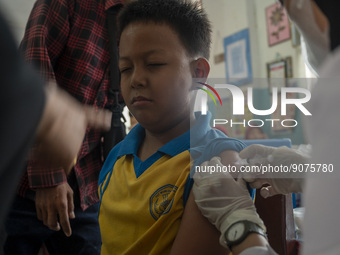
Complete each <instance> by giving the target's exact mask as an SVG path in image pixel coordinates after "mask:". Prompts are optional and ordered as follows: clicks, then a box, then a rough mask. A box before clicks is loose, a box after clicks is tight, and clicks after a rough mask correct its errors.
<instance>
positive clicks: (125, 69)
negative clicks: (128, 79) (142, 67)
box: [119, 67, 132, 73]
mask: <svg viewBox="0 0 340 255" xmlns="http://www.w3.org/2000/svg"><path fill="white" fill-rule="evenodd" d="M131 69H132V68H131V67H120V68H119V71H120V73H125V72H127V71H130V70H131Z"/></svg>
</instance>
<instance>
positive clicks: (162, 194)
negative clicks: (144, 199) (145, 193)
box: [149, 184, 177, 220]
mask: <svg viewBox="0 0 340 255" xmlns="http://www.w3.org/2000/svg"><path fill="white" fill-rule="evenodd" d="M176 191H177V186H174V185H171V184H167V185H164V186H163V187H160V188H159V189H157V190H156V191H155V192H154V193H153V194H152V195H151V197H150V203H149V209H150V214H151V216H152V217H153V218H154V219H155V220H158V218H159V217H160V216H161V215H163V214H167V213H168V212H169V211H170V209H171V206H172V203H173V200H174V197H175V194H176Z"/></svg>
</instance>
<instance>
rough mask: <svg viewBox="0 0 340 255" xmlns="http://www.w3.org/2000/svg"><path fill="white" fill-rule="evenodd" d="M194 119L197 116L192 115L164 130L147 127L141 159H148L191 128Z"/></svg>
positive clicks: (141, 147)
mask: <svg viewBox="0 0 340 255" xmlns="http://www.w3.org/2000/svg"><path fill="white" fill-rule="evenodd" d="M194 121H195V117H194V116H192V118H191V119H187V120H185V121H183V122H181V123H179V124H177V125H176V126H174V127H172V128H170V129H168V130H166V131H164V132H152V131H150V130H147V129H146V130H145V138H144V141H143V142H142V144H141V145H140V147H139V150H138V157H139V159H140V160H142V161H144V160H146V159H147V158H149V157H150V156H152V155H153V154H154V153H155V152H157V150H159V149H160V148H162V147H163V146H164V145H165V144H167V143H168V142H170V141H171V140H173V139H175V138H176V137H179V136H180V135H182V134H184V133H185V132H187V131H188V130H189V129H190V124H192V123H193V122H194Z"/></svg>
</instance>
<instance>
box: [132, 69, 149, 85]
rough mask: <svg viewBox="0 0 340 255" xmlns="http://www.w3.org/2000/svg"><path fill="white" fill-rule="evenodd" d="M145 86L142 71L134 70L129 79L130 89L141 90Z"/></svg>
mask: <svg viewBox="0 0 340 255" xmlns="http://www.w3.org/2000/svg"><path fill="white" fill-rule="evenodd" d="M145 85H146V77H145V74H144V72H143V71H142V70H140V69H137V68H135V70H134V71H133V74H132V78H131V87H133V88H141V87H145Z"/></svg>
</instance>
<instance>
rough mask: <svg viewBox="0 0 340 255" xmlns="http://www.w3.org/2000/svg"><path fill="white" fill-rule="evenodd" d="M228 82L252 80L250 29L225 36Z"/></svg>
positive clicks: (242, 83)
mask: <svg viewBox="0 0 340 255" xmlns="http://www.w3.org/2000/svg"><path fill="white" fill-rule="evenodd" d="M224 55H225V65H226V77H227V82H228V83H229V84H233V85H244V84H249V83H251V82H252V78H253V77H252V76H253V74H252V66H251V56H250V42H249V29H244V30H242V31H240V32H238V33H236V34H233V35H231V36H228V37H226V38H224Z"/></svg>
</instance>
